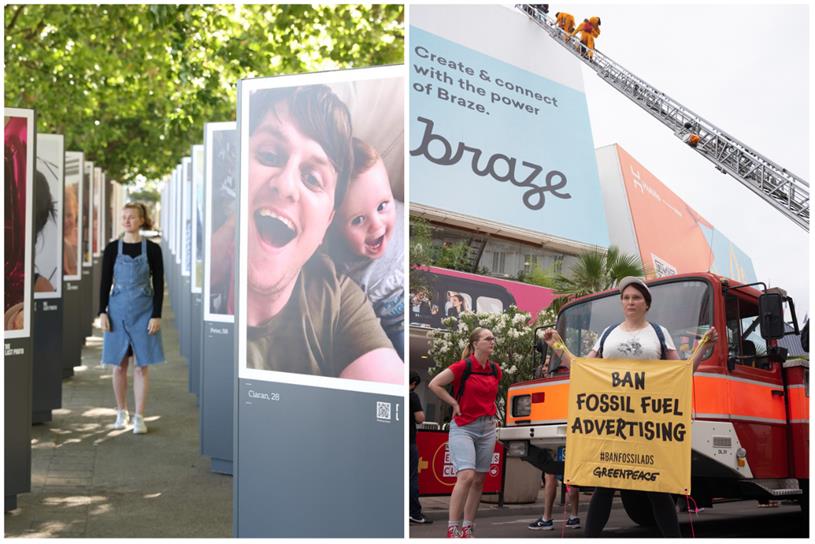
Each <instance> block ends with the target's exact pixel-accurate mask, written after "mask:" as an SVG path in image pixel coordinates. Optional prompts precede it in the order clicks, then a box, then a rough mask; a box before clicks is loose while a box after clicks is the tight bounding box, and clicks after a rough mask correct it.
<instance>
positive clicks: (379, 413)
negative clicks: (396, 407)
mask: <svg viewBox="0 0 815 544" xmlns="http://www.w3.org/2000/svg"><path fill="white" fill-rule="evenodd" d="M376 418H377V419H390V418H391V403H390V402H377V403H376Z"/></svg>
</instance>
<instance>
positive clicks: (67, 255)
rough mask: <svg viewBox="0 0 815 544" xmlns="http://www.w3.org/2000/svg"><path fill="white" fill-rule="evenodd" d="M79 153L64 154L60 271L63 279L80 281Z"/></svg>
mask: <svg viewBox="0 0 815 544" xmlns="http://www.w3.org/2000/svg"><path fill="white" fill-rule="evenodd" d="M84 157H85V156H84V154H83V153H82V152H81V151H66V152H65V217H64V218H63V226H62V239H63V247H62V269H63V273H64V274H65V279H66V280H69V281H79V280H81V279H82V270H81V267H82V230H83V216H82V206H81V205H80V203H81V202H82V198H83V196H84V195H83V191H82V188H83V187H82V186H83V183H82V179H83V176H84V168H85V158H84Z"/></svg>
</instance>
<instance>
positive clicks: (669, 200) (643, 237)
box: [597, 145, 756, 283]
mask: <svg viewBox="0 0 815 544" xmlns="http://www.w3.org/2000/svg"><path fill="white" fill-rule="evenodd" d="M597 161H598V164H599V165H600V170H601V174H600V176H601V179H602V182H603V190H604V192H606V194H607V198H608V199H609V200H608V206H609V208H608V209H609V215H611V213H610V212H611V210H616V216H617V217H616V218H614V219H613V220H610V222H611V230H612V243H615V244H616V245H618V246H620V247H621V248H623V249H624V250H626V251H629V252H633V253H635V254H637V255H639V256H640V258H641V259H642V262H643V264H644V265H645V267H646V269H647V270H649V271H650V272H651V275H652V276H654V277H662V276H668V275H673V274H682V273H686V272H700V271H710V272H713V273H716V274H720V275H722V276H726V277H728V278H732V279H734V280H737V281H740V282H744V283H750V282H753V281H756V273H755V270H754V268H753V262H752V260H751V259H750V257H749V256H748V255H747V254H745V253H744V252H743V251H741V250H740V249H739V248H738V247H736V246H735V245H734V244H733V243H732V242H731V241H730V240H728V239H727V237H726V236H724V235H723V234H722V233H721V231H718V230H716V228H715V227H714V226H713V225H712V224H711V223H710V222H708V221H707V220H706V219H705V218H704V217H702V216H701V215H699V213H697V212H696V211H695V210H694V209H693V208H691V207H690V206H689V205H688V204H687V203H686V202H685V201H683V200H682V199H681V198H680V197H679V196H678V195H677V194H675V193H674V192H673V191H671V190H670V189H669V188H668V187H667V186H666V185H665V184H664V183H662V181H660V180H659V179H657V177H656V176H654V175H653V174H652V173H651V172H649V171H648V169H647V168H645V167H644V166H643V165H642V164H640V163H639V162H638V161H637V160H636V159H634V157H632V156H631V155H630V154H629V153H628V152H626V151H625V150H624V149H623V148H622V147H620V146H619V145H612V146H607V147H603V148H600V149H598V150H597ZM621 191H622V192H621ZM626 211H627V213H626ZM615 222H616V225H615ZM618 240H619V241H618Z"/></svg>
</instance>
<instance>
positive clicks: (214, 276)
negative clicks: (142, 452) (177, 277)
mask: <svg viewBox="0 0 815 544" xmlns="http://www.w3.org/2000/svg"><path fill="white" fill-rule="evenodd" d="M204 147H205V150H204V156H205V164H206V167H205V169H204V180H205V184H204V185H205V193H206V198H205V207H204V208H205V220H204V229H205V233H206V236H205V242H204V243H205V244H206V245H205V247H206V250H207V251H206V254H205V256H204V320H205V321H220V322H224V323H232V322H234V321H235V317H234V309H233V308H234V292H235V291H234V281H232V280H231V279H230V276H231V275H232V273H233V270H234V268H235V251H234V245H235V208H236V206H237V201H236V197H237V195H236V185H237V169H238V131H237V124H236V123H235V122H234V121H232V122H227V123H207V125H206V127H205V135H204ZM213 283H214V284H215V285H216V289H213V288H212V287H211V286H212V284H213Z"/></svg>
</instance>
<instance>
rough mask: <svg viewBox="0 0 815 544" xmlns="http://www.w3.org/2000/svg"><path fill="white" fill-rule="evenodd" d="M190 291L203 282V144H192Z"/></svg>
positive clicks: (199, 287) (199, 288) (200, 285)
mask: <svg viewBox="0 0 815 544" xmlns="http://www.w3.org/2000/svg"><path fill="white" fill-rule="evenodd" d="M191 240H192V284H191V285H192V292H193V293H200V292H201V290H202V289H201V288H202V287H203V283H204V146H203V145H194V146H192V235H191Z"/></svg>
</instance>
